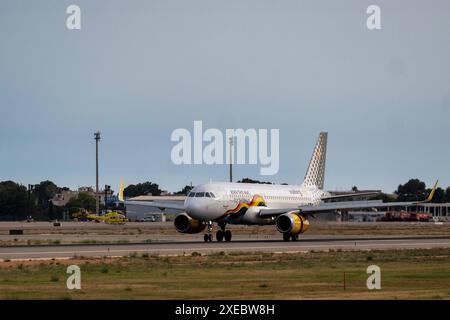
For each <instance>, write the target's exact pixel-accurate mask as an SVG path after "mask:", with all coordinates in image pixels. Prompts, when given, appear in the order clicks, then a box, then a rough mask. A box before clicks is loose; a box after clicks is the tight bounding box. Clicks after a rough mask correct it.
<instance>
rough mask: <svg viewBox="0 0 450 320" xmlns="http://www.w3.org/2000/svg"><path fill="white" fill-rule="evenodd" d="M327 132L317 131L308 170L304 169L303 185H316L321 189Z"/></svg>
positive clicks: (323, 176) (323, 179)
mask: <svg viewBox="0 0 450 320" xmlns="http://www.w3.org/2000/svg"><path fill="white" fill-rule="evenodd" d="M327 138H328V133H327V132H321V133H319V138H318V139H317V142H316V146H315V148H314V152H313V154H312V157H311V160H310V161H309V166H308V170H307V171H306V175H305V180H304V181H303V185H305V186H316V187H317V188H319V189H323V184H324V181H325V160H326V156H327Z"/></svg>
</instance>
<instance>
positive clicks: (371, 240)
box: [0, 236, 450, 260]
mask: <svg viewBox="0 0 450 320" xmlns="http://www.w3.org/2000/svg"><path fill="white" fill-rule="evenodd" d="M436 247H450V236H432V237H431V236H406V237H367V236H366V237H359V236H358V237H355V236H351V237H349V236H347V237H342V236H329V237H312V236H310V237H308V238H307V239H300V240H299V241H296V242H284V241H280V240H238V241H231V242H211V243H204V242H200V241H177V242H159V243H148V244H146V243H135V244H104V245H101V244H74V245H39V246H4V247H0V259H2V260H7V259H9V260H23V259H52V258H59V259H62V258H72V257H117V256H119V257H120V256H129V255H134V254H137V255H142V254H149V255H190V254H192V253H193V252H198V253H202V254H211V253H218V252H221V251H223V252H255V251H257V252H275V253H294V252H305V251H311V250H316V251H319V250H320V251H327V250H338V249H341V250H383V249H413V248H436Z"/></svg>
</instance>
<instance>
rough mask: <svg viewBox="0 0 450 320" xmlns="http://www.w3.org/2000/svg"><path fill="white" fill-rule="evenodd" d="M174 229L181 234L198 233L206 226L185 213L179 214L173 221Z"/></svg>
mask: <svg viewBox="0 0 450 320" xmlns="http://www.w3.org/2000/svg"><path fill="white" fill-rule="evenodd" d="M173 223H174V225H175V229H177V231H178V232H181V233H199V232H202V231H203V230H205V227H206V224H205V222H203V221H200V220H196V219H193V218H191V217H190V216H189V215H187V214H186V213H180V214H178V215H177V216H176V217H175V220H174V222H173Z"/></svg>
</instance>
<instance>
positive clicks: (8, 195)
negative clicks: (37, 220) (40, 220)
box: [0, 181, 35, 220]
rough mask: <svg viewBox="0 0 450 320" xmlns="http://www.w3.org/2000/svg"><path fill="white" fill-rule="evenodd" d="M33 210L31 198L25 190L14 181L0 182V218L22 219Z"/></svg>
mask: <svg viewBox="0 0 450 320" xmlns="http://www.w3.org/2000/svg"><path fill="white" fill-rule="evenodd" d="M34 210H35V206H34V201H33V197H32V196H31V195H30V194H29V193H28V191H27V188H26V187H25V186H22V185H20V184H18V183H15V182H14V181H2V182H0V216H1V217H3V218H6V217H5V216H9V219H14V220H16V219H23V218H25V217H26V216H27V215H30V214H31V213H32V212H33V211H34Z"/></svg>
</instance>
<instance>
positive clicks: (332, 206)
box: [259, 181, 438, 217]
mask: <svg viewBox="0 0 450 320" xmlns="http://www.w3.org/2000/svg"><path fill="white" fill-rule="evenodd" d="M437 184H438V182H437V181H436V183H435V185H434V187H433V189H432V190H431V192H430V194H429V195H428V198H427V199H426V200H425V201H407V202H383V201H382V200H367V201H341V202H324V203H320V204H318V205H306V206H298V207H296V208H281V209H270V208H261V210H260V212H259V216H261V217H270V216H278V215H280V214H283V213H286V212H291V211H297V212H298V213H300V214H305V215H314V214H318V213H323V212H332V211H339V210H352V209H376V208H387V207H389V208H395V207H397V208H398V207H412V206H417V205H420V204H422V203H425V202H429V201H431V200H432V199H433V196H434V193H435V191H436V187H437Z"/></svg>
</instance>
